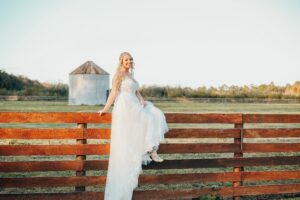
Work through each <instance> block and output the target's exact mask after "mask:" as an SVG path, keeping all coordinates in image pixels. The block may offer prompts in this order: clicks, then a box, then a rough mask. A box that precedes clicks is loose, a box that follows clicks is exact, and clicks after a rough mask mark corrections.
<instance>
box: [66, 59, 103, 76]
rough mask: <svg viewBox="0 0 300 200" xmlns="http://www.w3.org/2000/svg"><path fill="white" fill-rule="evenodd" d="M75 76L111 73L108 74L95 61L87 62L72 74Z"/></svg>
mask: <svg viewBox="0 0 300 200" xmlns="http://www.w3.org/2000/svg"><path fill="white" fill-rule="evenodd" d="M75 74H100V75H109V73H107V72H106V71H105V70H104V69H102V68H101V67H99V66H98V65H96V64H95V63H94V62H93V61H86V62H85V63H83V64H82V65H80V66H79V67H77V68H76V69H75V70H73V71H72V72H71V73H70V75H75Z"/></svg>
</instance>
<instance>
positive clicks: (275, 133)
mask: <svg viewBox="0 0 300 200" xmlns="http://www.w3.org/2000/svg"><path fill="white" fill-rule="evenodd" d="M243 131H244V132H243V133H244V138H278V137H283V138H285V137H300V129H299V128H278V129H270V128H268V129H267V128H263V129H262V128H253V129H244V130H243Z"/></svg>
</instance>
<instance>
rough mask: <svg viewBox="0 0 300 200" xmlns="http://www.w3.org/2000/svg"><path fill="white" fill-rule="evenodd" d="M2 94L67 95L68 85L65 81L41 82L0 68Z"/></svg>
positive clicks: (0, 92)
mask: <svg viewBox="0 0 300 200" xmlns="http://www.w3.org/2000/svg"><path fill="white" fill-rule="evenodd" d="M0 95H19V96H67V95H68V85H67V84H63V83H40V82H39V81H37V80H31V79H29V78H27V77H25V76H15V75H13V74H8V73H6V72H5V71H4V70H0Z"/></svg>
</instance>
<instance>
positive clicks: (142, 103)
mask: <svg viewBox="0 0 300 200" xmlns="http://www.w3.org/2000/svg"><path fill="white" fill-rule="evenodd" d="M140 103H141V105H142V106H143V107H144V106H145V105H146V102H145V100H144V99H141V100H140Z"/></svg>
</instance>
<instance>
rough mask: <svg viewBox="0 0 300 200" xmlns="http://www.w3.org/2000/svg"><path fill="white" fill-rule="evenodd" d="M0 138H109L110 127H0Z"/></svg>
mask: <svg viewBox="0 0 300 200" xmlns="http://www.w3.org/2000/svg"><path fill="white" fill-rule="evenodd" d="M0 139H110V129H107V128H106V129H100V128H98V129H96V128H87V129H78V128H0Z"/></svg>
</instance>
